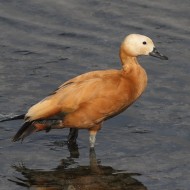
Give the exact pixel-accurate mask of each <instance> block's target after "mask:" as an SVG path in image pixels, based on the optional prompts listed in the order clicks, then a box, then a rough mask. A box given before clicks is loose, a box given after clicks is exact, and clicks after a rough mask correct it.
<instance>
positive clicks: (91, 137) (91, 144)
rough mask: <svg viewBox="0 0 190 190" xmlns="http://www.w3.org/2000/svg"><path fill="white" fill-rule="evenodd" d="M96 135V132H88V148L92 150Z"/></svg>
mask: <svg viewBox="0 0 190 190" xmlns="http://www.w3.org/2000/svg"><path fill="white" fill-rule="evenodd" d="M96 134H97V131H90V136H89V142H90V148H94V145H95V142H96Z"/></svg>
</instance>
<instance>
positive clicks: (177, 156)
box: [0, 0, 190, 190]
mask: <svg viewBox="0 0 190 190" xmlns="http://www.w3.org/2000/svg"><path fill="white" fill-rule="evenodd" d="M189 6H190V1H189V0H183V1H177V0H160V1H148V0H139V1H132V0H118V1H113V0H109V1H108V0H104V1H100V0H96V1H87V0H78V1H74V0H70V1H66V0H64V1H63V0H54V1H50V0H36V1H24V0H19V1H13V0H7V1H0V30H1V32H0V55H1V56H0V106H1V112H0V119H3V118H5V117H8V116H14V115H17V114H22V113H24V112H25V111H26V110H27V109H28V108H29V107H30V106H31V105H33V104H34V103H36V102H37V101H39V100H40V99H42V98H43V97H45V96H46V95H47V94H49V93H50V92H51V91H53V90H54V89H56V88H57V86H59V85H60V84H61V83H62V82H64V81H65V80H67V79H69V78H71V77H73V76H75V75H78V74H80V73H84V72H87V71H91V70H97V69H109V68H120V63H119V58H118V50H119V45H120V43H121V41H122V40H123V38H124V37H125V36H126V35H127V34H129V33H140V34H145V35H148V36H150V37H151V38H152V39H153V40H154V42H155V43H156V45H157V47H158V49H159V50H160V52H162V53H163V54H165V55H167V56H168V57H169V61H162V60H159V59H155V58H151V57H143V58H140V59H139V61H140V62H141V63H142V65H143V66H144V67H145V68H146V70H147V73H148V76H149V84H148V88H147V90H146V92H145V93H144V94H143V96H142V97H141V98H140V99H139V100H138V101H137V102H136V103H135V104H134V105H133V106H131V107H130V109H128V110H127V111H125V112H124V113H122V114H120V115H119V116H117V117H115V118H113V119H111V120H109V121H107V122H105V123H104V126H103V129H102V130H101V132H100V133H99V134H98V136H97V143H96V156H95V152H91V154H90V152H89V147H88V133H87V132H86V131H80V134H79V138H78V147H75V148H74V150H73V149H70V147H67V146H66V145H65V144H64V140H65V139H66V137H67V134H68V131H67V130H62V131H52V132H51V133H47V134H44V133H38V134H35V135H33V136H30V137H28V138H27V139H26V140H25V141H24V143H22V144H21V143H12V142H11V140H10V139H11V137H12V136H13V135H14V134H15V132H16V131H17V130H18V128H19V126H20V125H21V123H22V122H21V121H12V122H5V123H1V124H0V132H1V135H0V162H1V168H0V189H2V190H6V189H11V190H18V189H19V190H24V189H49V190H50V189H51V190H52V189H69V190H71V189H72V190H74V189H77V190H78V189H115V190H118V189H135V190H144V189H149V190H163V189H164V190H188V189H189V186H190V151H189V147H190V130H189V122H190V117H189V115H190V114H189V110H190V101H189V96H190V85H189V79H190V76H189V70H190V64H189V61H188V59H189V58H190V57H189V51H190V48H189V44H190V39H189V35H190V21H189V18H190V11H189ZM89 154H90V157H89Z"/></svg>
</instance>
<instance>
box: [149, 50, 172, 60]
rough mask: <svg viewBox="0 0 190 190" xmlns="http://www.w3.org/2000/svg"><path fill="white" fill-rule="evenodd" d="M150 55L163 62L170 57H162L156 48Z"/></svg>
mask: <svg viewBox="0 0 190 190" xmlns="http://www.w3.org/2000/svg"><path fill="white" fill-rule="evenodd" d="M149 55H150V56H153V57H157V58H160V59H163V60H168V57H166V56H165V55H162V54H161V53H160V52H159V51H158V50H157V49H156V48H154V49H153V51H152V52H150V53H149Z"/></svg>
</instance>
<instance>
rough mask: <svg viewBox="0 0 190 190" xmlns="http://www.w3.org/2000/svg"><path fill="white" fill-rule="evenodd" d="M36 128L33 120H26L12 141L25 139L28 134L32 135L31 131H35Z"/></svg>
mask: <svg viewBox="0 0 190 190" xmlns="http://www.w3.org/2000/svg"><path fill="white" fill-rule="evenodd" d="M35 131H36V128H35V126H34V125H32V122H25V123H24V124H23V126H22V127H21V128H20V129H19V130H18V132H17V133H16V135H15V136H14V137H13V139H12V141H13V142H15V141H19V140H23V139H24V138H25V137H26V136H28V135H30V134H31V133H33V132H35Z"/></svg>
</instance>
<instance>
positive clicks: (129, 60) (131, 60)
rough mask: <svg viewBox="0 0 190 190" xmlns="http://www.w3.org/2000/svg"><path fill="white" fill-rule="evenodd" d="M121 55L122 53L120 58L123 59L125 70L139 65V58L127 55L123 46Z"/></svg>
mask: <svg viewBox="0 0 190 190" xmlns="http://www.w3.org/2000/svg"><path fill="white" fill-rule="evenodd" d="M119 55H120V60H121V63H122V66H123V70H124V71H126V72H128V71H129V70H131V69H133V68H134V67H136V66H137V65H139V63H138V61H137V58H136V57H132V56H129V55H127V54H126V53H125V52H124V51H123V50H122V48H121V49H120V52H119Z"/></svg>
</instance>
